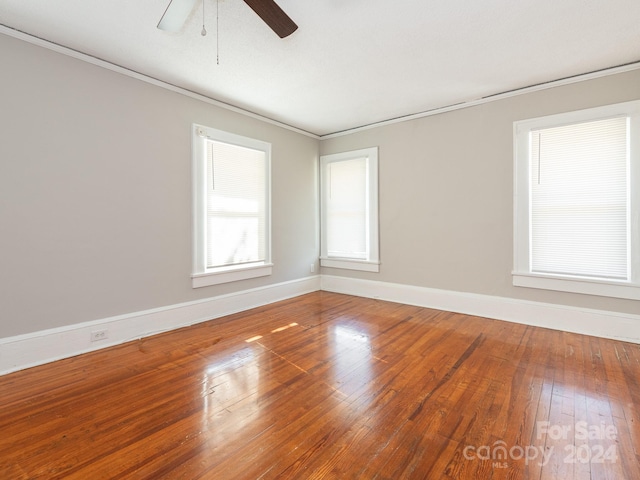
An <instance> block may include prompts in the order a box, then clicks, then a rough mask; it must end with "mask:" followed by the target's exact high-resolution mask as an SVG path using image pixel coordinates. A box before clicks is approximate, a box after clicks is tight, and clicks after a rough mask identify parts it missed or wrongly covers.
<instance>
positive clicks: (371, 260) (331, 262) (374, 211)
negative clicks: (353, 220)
mask: <svg viewBox="0 0 640 480" xmlns="http://www.w3.org/2000/svg"><path fill="white" fill-rule="evenodd" d="M363 157H364V158H367V175H368V178H367V186H368V211H369V218H368V222H367V224H368V232H367V243H368V258H367V259H366V260H362V259H355V258H338V257H330V256H329V255H328V253H327V228H326V225H327V218H326V212H327V208H326V205H325V198H326V195H325V188H326V187H327V184H326V181H325V171H326V166H327V165H328V164H330V163H333V162H340V161H345V160H352V159H357V158H363ZM320 192H321V202H320V203H321V205H320V209H321V212H320V222H321V225H320V232H321V239H320V245H321V249H320V266H322V267H330V268H343V269H347V270H360V271H365V272H379V271H380V252H379V246H378V147H371V148H364V149H361V150H353V151H350V152H342V153H334V154H330V155H322V156H320Z"/></svg>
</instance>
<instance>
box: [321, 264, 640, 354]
mask: <svg viewBox="0 0 640 480" xmlns="http://www.w3.org/2000/svg"><path fill="white" fill-rule="evenodd" d="M320 281H321V283H320V288H321V289H322V290H326V291H330V292H337V293H345V294H348V295H356V296H359V297H368V298H377V299H380V300H388V301H392V302H398V303H405V304H408V305H416V306H420V307H427V308H435V309H437V310H446V311H450V312H457V313H463V314H467V315H474V316H479V317H487V318H493V319H496V320H506V321H509V322H514V323H522V324H525V325H532V326H535V327H543V328H551V329H554V330H562V331H565V332H573V333H580V334H583V335H591V336H596V337H603V338H611V339H615V340H622V341H625V342H632V343H640V315H633V314H625V313H619V312H608V311H604V310H594V309H586V308H578V307H570V306H566V305H555V304H550V303H540V302H531V301H527V300H518V299H514V298H505V297H494V296H491V295H479V294H473V293H464V292H453V291H447V290H437V289H432V288H425V287H416V286H411V285H402V284H397V283H386V282H378V281H372V280H360V279H356V278H348V277H339V276H332V275H322V277H321V280H320Z"/></svg>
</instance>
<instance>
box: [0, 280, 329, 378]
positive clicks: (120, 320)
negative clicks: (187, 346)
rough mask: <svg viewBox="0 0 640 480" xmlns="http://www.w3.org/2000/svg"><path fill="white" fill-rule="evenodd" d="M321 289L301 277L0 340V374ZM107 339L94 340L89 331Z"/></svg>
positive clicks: (314, 283) (315, 283) (317, 284)
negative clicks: (102, 331) (104, 331)
mask: <svg viewBox="0 0 640 480" xmlns="http://www.w3.org/2000/svg"><path fill="white" fill-rule="evenodd" d="M319 289H320V277H319V276H318V275H316V276H312V277H306V278H301V279H298V280H293V281H289V282H283V283H277V284H275V285H268V286H265V287H260V288H254V289H251V290H242V291H239V292H235V293H231V294H227V295H220V296H217V297H212V298H207V299H203V300H196V301H193V302H186V303H180V304H176V305H169V306H167V307H161V308H154V309H151V310H144V311H141V312H134V313H129V314H125V315H119V316H115V317H109V318H104V319H101V320H95V321H91V322H83V323H78V324H75V325H70V326H66V327H59V328H53V329H49V330H42V331H38V332H33V333H29V334H25V335H18V336H15V337H8V338H3V339H0V375H3V374H6V373H10V372H14V371H17V370H22V369H25V368H29V367H33V366H36V365H41V364H44V363H48V362H52V361H55V360H60V359H63V358H68V357H73V356H75V355H79V354H82V353H86V352H91V351H94V350H100V349H102V348H106V347H112V346H114V345H120V344H122V343H126V342H129V341H132V340H137V339H140V338H143V337H148V336H151V335H155V334H158V333H162V332H166V331H169V330H174V329H177V328H182V327H186V326H189V325H194V324H197V323H201V322H206V321H209V320H213V319H215V318H219V317H223V316H225V315H231V314H233V313H237V312H241V311H244V310H249V309H251V308H255V307H259V306H262V305H267V304H269V303H273V302H277V301H280V300H285V299H287V298H293V297H297V296H299V295H304V294H305V293H310V292H315V291H317V290H319ZM98 330H108V338H106V339H104V340H99V341H96V342H92V341H91V332H95V331H98Z"/></svg>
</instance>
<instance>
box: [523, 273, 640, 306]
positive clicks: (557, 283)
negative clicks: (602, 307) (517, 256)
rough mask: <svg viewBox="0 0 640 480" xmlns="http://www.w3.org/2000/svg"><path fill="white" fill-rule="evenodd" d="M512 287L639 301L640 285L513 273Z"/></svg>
mask: <svg viewBox="0 0 640 480" xmlns="http://www.w3.org/2000/svg"><path fill="white" fill-rule="evenodd" d="M513 285H514V286H516V287H528V288H540V289H543V290H555V291H558V292H571V293H581V294H585V295H597V296H601V297H613V298H626V299H630V300H640V285H638V284H634V283H630V282H624V281H614V280H611V281H604V280H591V279H583V278H572V277H561V276H552V275H540V274H535V273H517V272H514V273H513Z"/></svg>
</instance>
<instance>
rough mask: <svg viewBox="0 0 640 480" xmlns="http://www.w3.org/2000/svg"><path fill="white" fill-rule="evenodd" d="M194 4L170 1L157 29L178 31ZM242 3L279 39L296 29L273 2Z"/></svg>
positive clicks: (185, 0) (193, 0) (253, 0)
mask: <svg viewBox="0 0 640 480" xmlns="http://www.w3.org/2000/svg"><path fill="white" fill-rule="evenodd" d="M203 1H204V0H203ZM195 3H196V0H170V1H169V5H167V9H166V10H165V11H164V14H163V15H162V18H161V19H160V22H159V23H158V28H159V29H160V30H165V31H167V32H177V31H178V30H180V28H182V25H183V24H184V22H185V20H186V19H187V17H188V16H189V14H190V13H191V10H193V6H194V5H195ZM244 3H246V4H247V5H249V6H250V7H251V8H252V9H253V11H254V12H256V13H257V14H258V16H259V17H260V18H261V19H262V20H263V21H264V23H266V24H267V25H268V26H269V27H270V28H271V30H273V31H274V32H276V34H277V35H278V36H279V37H280V38H284V37H288V36H289V35H291V34H292V33H293V32H295V31H296V30H297V29H298V26H297V25H296V24H295V23H294V22H293V20H291V18H289V16H288V15H287V14H286V13H284V10H282V9H281V8H280V7H279V6H278V4H277V3H276V2H275V1H274V0H244Z"/></svg>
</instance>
